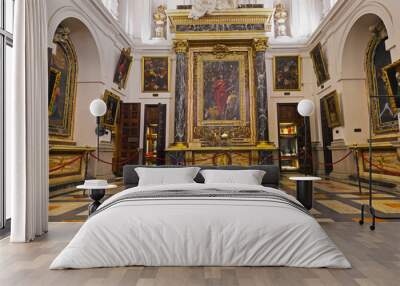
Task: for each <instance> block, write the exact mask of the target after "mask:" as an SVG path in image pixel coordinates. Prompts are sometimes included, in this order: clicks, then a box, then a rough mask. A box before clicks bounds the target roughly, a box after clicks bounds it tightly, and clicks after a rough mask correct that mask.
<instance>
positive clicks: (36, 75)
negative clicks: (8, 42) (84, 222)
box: [6, 0, 49, 242]
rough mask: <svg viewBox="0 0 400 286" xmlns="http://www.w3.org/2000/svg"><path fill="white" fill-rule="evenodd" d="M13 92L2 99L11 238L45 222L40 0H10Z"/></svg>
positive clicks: (36, 230)
mask: <svg viewBox="0 0 400 286" xmlns="http://www.w3.org/2000/svg"><path fill="white" fill-rule="evenodd" d="M15 5H16V7H15V37H14V49H13V50H14V58H15V65H14V74H13V84H14V93H13V94H12V95H11V96H9V97H7V99H6V106H7V111H6V122H7V123H6V124H7V128H6V138H7V140H6V150H7V151H6V169H7V178H6V180H7V182H6V184H7V188H10V190H11V194H12V197H11V200H12V209H11V238H10V241H12V242H27V241H30V240H33V239H35V237H36V236H39V235H42V234H43V233H44V232H46V231H47V227H48V213H47V212H48V211H47V209H48V194H49V193H48V192H49V186H48V152H49V151H48V111H47V81H48V79H47V72H48V71H47V22H46V19H47V16H46V0H20V1H15Z"/></svg>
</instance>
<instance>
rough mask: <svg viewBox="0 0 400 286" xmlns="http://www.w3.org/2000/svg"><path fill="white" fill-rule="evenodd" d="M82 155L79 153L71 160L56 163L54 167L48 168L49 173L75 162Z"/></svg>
mask: <svg viewBox="0 0 400 286" xmlns="http://www.w3.org/2000/svg"><path fill="white" fill-rule="evenodd" d="M82 157H83V156H82V155H80V156H77V157H75V158H74V159H72V160H70V161H67V162H65V163H63V164H60V165H58V166H55V167H54V168H52V169H50V170H49V173H53V172H55V171H58V170H61V169H64V168H65V167H66V166H69V165H71V164H73V163H75V162H76V161H78V160H79V159H81V158H82Z"/></svg>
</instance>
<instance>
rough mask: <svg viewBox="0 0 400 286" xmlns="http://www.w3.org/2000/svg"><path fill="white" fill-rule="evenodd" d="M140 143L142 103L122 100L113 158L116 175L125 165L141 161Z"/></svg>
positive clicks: (119, 174) (118, 174) (120, 172)
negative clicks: (123, 101)
mask: <svg viewBox="0 0 400 286" xmlns="http://www.w3.org/2000/svg"><path fill="white" fill-rule="evenodd" d="M139 143H140V103H122V102H121V107H120V113H119V124H118V127H117V132H116V144H115V145H116V146H115V147H116V148H115V153H114V158H113V172H114V174H115V175H117V176H121V175H122V168H123V166H124V165H127V164H138V163H139V148H140V145H139Z"/></svg>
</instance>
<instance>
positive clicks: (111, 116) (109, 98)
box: [101, 90, 120, 130]
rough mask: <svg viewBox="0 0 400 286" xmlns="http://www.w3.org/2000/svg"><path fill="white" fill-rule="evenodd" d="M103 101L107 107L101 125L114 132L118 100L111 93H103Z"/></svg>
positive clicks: (117, 97) (116, 96)
mask: <svg viewBox="0 0 400 286" xmlns="http://www.w3.org/2000/svg"><path fill="white" fill-rule="evenodd" d="M103 100H104V102H105V103H106V105H107V111H106V114H104V116H103V117H102V118H101V125H102V126H104V127H105V128H107V129H109V130H114V129H115V127H116V125H117V117H118V113H119V105H120V98H119V96H118V95H115V94H113V93H112V92H111V91H109V90H106V91H105V92H104V96H103Z"/></svg>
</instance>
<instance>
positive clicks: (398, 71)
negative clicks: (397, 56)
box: [383, 60, 400, 114]
mask: <svg viewBox="0 0 400 286" xmlns="http://www.w3.org/2000/svg"><path fill="white" fill-rule="evenodd" d="M383 80H384V81H385V85H386V89H387V93H388V95H389V96H392V97H393V98H390V100H389V103H390V108H391V109H392V112H393V113H394V114H396V113H399V112H400V60H398V61H396V62H394V63H392V64H390V65H388V66H386V67H384V68H383Z"/></svg>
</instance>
